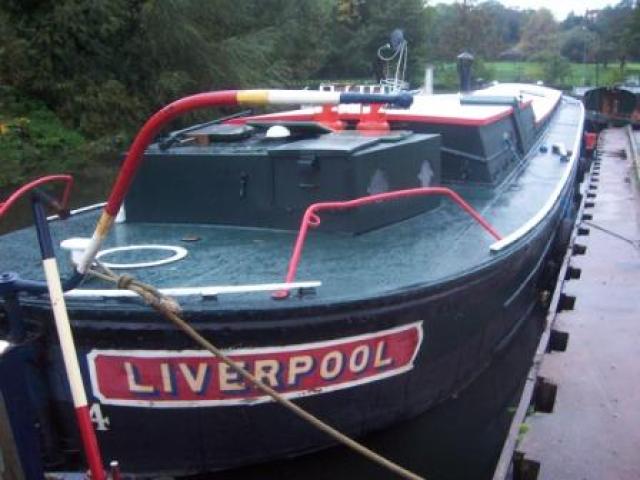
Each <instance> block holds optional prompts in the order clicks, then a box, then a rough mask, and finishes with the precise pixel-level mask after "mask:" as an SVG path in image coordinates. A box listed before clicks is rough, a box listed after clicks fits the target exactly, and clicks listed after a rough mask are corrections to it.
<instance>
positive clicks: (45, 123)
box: [0, 88, 85, 185]
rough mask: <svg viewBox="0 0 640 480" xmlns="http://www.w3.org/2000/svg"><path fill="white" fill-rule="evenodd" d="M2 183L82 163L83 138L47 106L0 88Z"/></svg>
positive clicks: (0, 179)
mask: <svg viewBox="0 0 640 480" xmlns="http://www.w3.org/2000/svg"><path fill="white" fill-rule="evenodd" d="M0 112H1V113H0V185H11V184H15V183H18V182H21V181H24V180H25V179H27V178H29V177H32V176H35V175H39V174H42V173H46V172H50V173H51V172H58V171H60V170H63V171H64V170H73V169H77V168H79V167H80V166H81V165H82V161H81V158H82V155H81V150H82V148H83V146H84V143H85V142H84V139H83V137H82V136H81V135H79V134H78V133H76V132H74V131H73V130H69V129H68V128H65V127H64V126H63V125H62V124H61V122H60V121H59V120H58V119H57V118H56V116H55V115H54V114H53V113H52V112H51V111H50V110H48V109H47V108H46V107H45V106H44V105H42V104H41V103H39V102H35V101H22V100H21V99H20V98H19V97H17V96H16V94H15V92H14V91H12V90H11V89H7V88H3V89H2V90H0Z"/></svg>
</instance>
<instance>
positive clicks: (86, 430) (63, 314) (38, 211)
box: [32, 194, 106, 480]
mask: <svg viewBox="0 0 640 480" xmlns="http://www.w3.org/2000/svg"><path fill="white" fill-rule="evenodd" d="M32 206H33V214H34V217H35V223H36V228H37V231H38V242H39V244H40V253H41V257H42V266H43V268H44V274H45V278H46V281H47V287H48V289H49V297H50V298H51V309H52V310H53V318H54V320H55V324H56V330H57V332H58V339H59V341H60V348H61V350H62V358H63V360H64V366H65V370H66V372H67V378H68V379H69V386H70V387H71V397H72V399H73V406H74V409H75V413H76V419H77V422H78V428H79V430H80V438H81V440H82V445H83V448H84V452H85V455H86V458H87V463H88V464H89V471H90V472H91V480H105V478H106V476H105V472H104V468H103V464H102V457H101V455H100V449H99V448H98V440H97V439H96V434H95V431H94V430H93V425H92V424H91V417H90V416H89V407H88V405H87V395H86V393H85V390H84V385H83V382H82V375H81V374H80V364H79V363H78V355H77V353H76V347H75V343H74V341H73V334H72V333H71V325H70V323H69V315H68V313H67V306H66V304H65V301H64V294H63V291H62V283H61V281H60V273H59V271H58V263H57V261H56V257H55V255H54V252H53V242H52V241H51V234H50V232H49V229H48V228H47V224H46V222H47V219H46V215H45V211H44V208H43V206H42V204H41V202H40V199H39V198H38V195H37V194H35V195H34V198H33V201H32Z"/></svg>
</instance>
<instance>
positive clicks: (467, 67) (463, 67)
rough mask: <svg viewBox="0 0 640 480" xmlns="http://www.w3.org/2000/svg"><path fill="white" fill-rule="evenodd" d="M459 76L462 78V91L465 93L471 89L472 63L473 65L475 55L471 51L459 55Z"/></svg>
mask: <svg viewBox="0 0 640 480" xmlns="http://www.w3.org/2000/svg"><path fill="white" fill-rule="evenodd" d="M457 58H458V77H459V78H460V91H461V92H463V93H466V92H470V91H471V65H473V55H471V54H470V53H469V52H462V53H461V54H460V55H458V57H457Z"/></svg>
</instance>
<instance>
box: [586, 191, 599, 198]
mask: <svg viewBox="0 0 640 480" xmlns="http://www.w3.org/2000/svg"><path fill="white" fill-rule="evenodd" d="M596 195H597V194H596V193H594V192H588V193H587V198H596Z"/></svg>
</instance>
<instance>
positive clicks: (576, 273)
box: [564, 267, 582, 280]
mask: <svg viewBox="0 0 640 480" xmlns="http://www.w3.org/2000/svg"><path fill="white" fill-rule="evenodd" d="M580 275H582V270H580V269H579V268H576V267H567V271H566V272H565V274H564V279H565V280H578V279H579V278H580Z"/></svg>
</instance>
